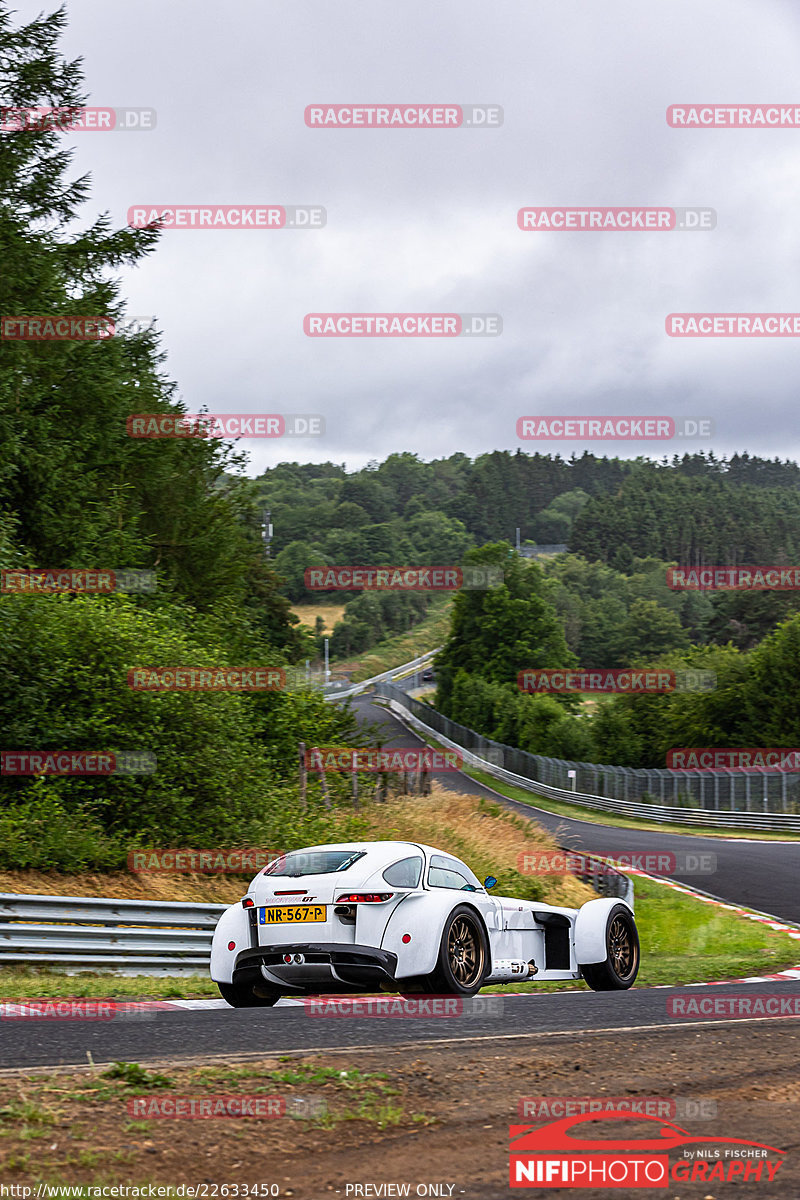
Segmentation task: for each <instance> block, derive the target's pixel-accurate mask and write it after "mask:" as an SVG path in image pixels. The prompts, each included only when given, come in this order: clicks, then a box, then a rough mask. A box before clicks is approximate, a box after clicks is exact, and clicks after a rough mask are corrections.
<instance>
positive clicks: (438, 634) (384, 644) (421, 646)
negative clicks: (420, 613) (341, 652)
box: [331, 596, 453, 683]
mask: <svg viewBox="0 0 800 1200" xmlns="http://www.w3.org/2000/svg"><path fill="white" fill-rule="evenodd" d="M452 603H453V600H452V597H450V596H442V597H440V598H437V599H435V600H433V601H432V602H431V606H430V610H429V613H428V616H427V617H425V619H424V621H419V622H418V623H417V624H416V625H414V626H413V627H412V628H411V629H409V630H407V631H406V632H405V633H398V634H395V636H394V637H389V638H384V640H383V641H381V642H377V643H376V644H375V645H374V646H372V647H371V648H370V649H369V650H364V651H363V652H362V653H361V654H358V655H357V656H355V657H354V658H349V659H346V660H342V659H336V661H335V662H333V663H332V664H331V665H332V666H335V667H336V669H337V671H346V672H348V673H350V672H352V674H351V679H352V681H353V683H359V682H360V681H361V680H362V679H371V678H372V676H373V675H380V674H381V673H382V672H383V671H388V670H389V669H390V668H391V667H399V666H402V664H403V663H406V662H410V661H411V659H412V658H419V656H420V655H421V654H424V653H425V651H426V650H430V649H431V648H432V647H433V646H441V644H442V643H443V642H444V640H445V639H446V637H447V634H448V631H449V629H450V608H451V606H452Z"/></svg>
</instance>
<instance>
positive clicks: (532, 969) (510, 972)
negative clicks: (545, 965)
mask: <svg viewBox="0 0 800 1200" xmlns="http://www.w3.org/2000/svg"><path fill="white" fill-rule="evenodd" d="M538 972H539V968H538V967H537V965H536V963H535V962H534V961H533V959H531V960H530V962H525V961H524V960H523V959H521V958H501V959H498V960H497V961H496V962H494V963H492V973H491V975H490V976H489V978H488V979H487V981H486V982H487V983H503V982H505V981H507V980H510V979H520V980H521V979H531V978H532V977H533V976H534V975H537V974H538Z"/></svg>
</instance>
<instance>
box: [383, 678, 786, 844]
mask: <svg viewBox="0 0 800 1200" xmlns="http://www.w3.org/2000/svg"><path fill="white" fill-rule="evenodd" d="M376 691H377V693H378V695H380V696H383V697H385V698H386V699H388V700H389V706H390V708H392V709H393V710H394V711H395V712H396V713H397V715H399V716H402V719H403V720H404V721H406V722H407V724H409V725H411V726H412V727H413V728H414V729H416V730H417V732H419V733H422V734H423V735H424V736H428V737H432V738H433V739H435V740H436V741H437V742H440V743H441V744H442V745H444V746H447V747H448V748H449V749H451V750H460V751H461V752H462V753H463V755H464V761H465V763H466V764H467V765H468V766H474V767H477V768H478V769H480V770H482V771H485V772H486V773H487V774H488V775H492V776H493V777H494V778H496V779H501V780H503V781H504V782H506V783H511V784H513V785H514V786H515V787H519V788H523V789H524V790H525V791H528V792H535V793H537V794H538V795H541V796H544V797H546V798H548V799H551V800H562V801H564V802H565V803H567V804H575V805H578V806H579V807H581V808H592V809H597V810H599V811H601V812H609V813H617V814H619V815H621V816H629V817H637V818H639V819H640V820H641V819H644V820H648V821H654V822H656V823H657V824H665V825H669V824H673V825H705V826H710V825H719V826H721V827H723V828H726V829H731V828H732V829H764V830H771V831H773V832H774V831H776V830H777V831H781V832H791V833H800V814H797V813H790V812H770V811H768V810H766V809H765V811H763V812H757V811H752V810H751V811H745V812H742V811H731V810H730V809H723V808H706V807H704V806H698V807H688V806H682V805H679V804H676V805H667V804H657V803H655V802H653V803H645V802H640V801H635V800H618V799H616V798H614V797H611V796H601V795H598V794H596V793H592V792H580V791H573V790H572V789H571V788H562V787H554V786H553V785H552V784H549V783H545V782H544V781H542V780H541V779H537V778H535V775H531V776H528V775H520V774H518V773H516V772H514V771H509V770H507V769H506V768H505V766H503V765H501V764H502V763H503V762H505V761H508V759H509V758H512V759H513V760H514V761H515V765H516V763H524V764H525V765H526V766H528V768H529V769H530V770H531V771H532V772H536V771H537V763H538V760H539V759H540V757H541V756H539V755H535V754H528V753H527V752H525V751H523V750H516V749H515V748H514V747H512V746H503V745H502V744H501V743H500V742H494V741H492V740H491V739H490V738H486V737H483V736H482V735H481V734H478V733H476V732H475V731H474V730H472V729H467V728H466V726H462V725H456V723H455V722H454V721H450V720H449V718H448V717H445V716H443V715H442V714H441V713H439V712H437V711H436V710H435V709H433V708H431V706H430V705H429V704H423V703H421V702H420V701H419V700H414V699H413V698H412V697H411V696H407V695H406V693H405V692H404V691H403V690H402V688H399V687H395V686H394V685H392V684H389V683H380V684H378V685H377V688H376ZM445 729H447V730H448V731H449V732H450V733H453V732H458V733H459V734H460V737H459V740H456V739H455V738H453V737H451V736H448V734H447V733H445V732H444V731H445ZM467 743H471V746H470V745H468V744H467ZM480 751H482V753H480ZM492 760H494V761H492ZM542 762H543V763H545V764H546V765H547V766H548V767H552V766H553V765H555V766H557V767H558V769H559V770H562V771H563V772H564V774H566V771H567V769H568V768H572V769H575V768H577V767H578V766H587V764H577V763H571V762H568V761H567V760H561V759H542ZM594 770H595V771H597V772H599V773H600V774H601V775H602V774H603V772H605V771H607V770H609V768H606V767H602V766H597V767H595V768H594ZM628 774H631V775H632V774H634V772H632V771H631V772H628ZM663 774H667V772H663ZM785 782H786V781H785V778H784V784H785ZM675 783H676V786H677V784H678V779H677V776H676V778H675ZM680 785H681V786H683V787H686V786H687V784H686V782H685V781H684V780H681V781H680Z"/></svg>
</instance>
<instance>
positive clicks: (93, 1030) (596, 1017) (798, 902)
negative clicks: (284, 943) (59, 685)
mask: <svg viewBox="0 0 800 1200" xmlns="http://www.w3.org/2000/svg"><path fill="white" fill-rule="evenodd" d="M354 707H355V709H356V711H357V714H358V717H359V720H360V721H361V722H362V723H363V724H368V725H376V724H384V725H385V726H386V728H385V730H384V734H385V736H384V738H383V741H384V744H385V745H397V746H416V745H419V744H420V739H419V738H417V736H416V735H415V734H413V733H411V732H410V731H409V730H408V729H406V727H405V726H404V725H403V724H402V723H401V722H400V721H398V720H396V719H395V718H394V717H393V716H391V714H389V713H388V712H387V711H386V710H385V708H382V707H378V706H376V705H374V704H373V703H372V702H371V701H370V700H369V699H367V698H364V697H360V698H358V699H357V700H356V701H355V702H354ZM437 778H438V780H439V782H440V783H442V784H443V785H444V786H445V787H448V788H451V789H453V790H456V791H461V792H467V793H471V794H477V795H486V796H491V797H493V798H496V799H498V800H501V801H502V802H503V803H504V804H507V805H509V806H511V807H513V808H515V809H516V810H518V811H520V812H522V813H524V814H527V815H529V816H534V817H535V819H536V821H538V822H539V823H540V824H541V825H543V826H545V827H546V828H547V829H549V830H551V831H552V832H553V833H555V834H556V835H557V840H558V841H559V843H560V844H561V845H565V846H570V847H573V848H575V849H576V850H584V851H586V852H590V853H591V852H594V853H599V854H604V853H605V854H611V853H614V852H616V853H618V854H619V853H623V852H631V851H637V850H649V851H665V850H675V851H686V850H703V851H711V852H713V853H715V854H716V855H717V860H718V869H717V872H716V874H714V875H711V876H708V875H706V876H699V877H698V876H686V877H685V882H687V883H689V884H691V885H693V886H699V887H701V888H702V889H703V890H704V891H706V892H709V893H712V894H714V895H716V896H719V897H722V898H724V899H726V900H730V901H731V902H734V903H739V904H746V905H749V906H750V907H753V908H757V909H760V910H762V911H764V912H769V913H772V914H774V915H776V916H779V917H783V918H784V919H785V920H788V921H796V922H799V923H800V843H785V842H752V841H747V840H745V839H738V838H737V839H731V840H723V839H718V838H695V837H691V836H686V835H678V834H670V833H666V832H664V833H662V832H660V831H653V832H649V831H643V830H641V831H640V830H626V829H619V828H615V827H614V826H611V825H596V824H592V823H590V822H586V821H579V820H572V819H568V818H563V817H558V816H553V815H552V814H550V813H547V812H545V811H543V810H541V809H535V810H532V809H531V806H529V805H526V804H520V803H517V802H515V801H512V800H507V799H506V798H505V797H502V796H499V794H498V793H496V792H493V791H492V790H491V789H490V788H486V787H483V786H482V785H481V784H479V783H476V782H475V781H474V780H472V779H470V778H469V777H468V776H465V775H462V774H460V773H443V774H441V775H439V776H437ZM678 878H680V877H678ZM798 957H799V958H800V952H799V953H798ZM731 994H733V995H736V996H739V997H741V996H745V997H747V998H755V997H758V996H766V995H767V994H769V995H777V996H780V997H789V996H791V997H793V998H794V1000H795V1002H796V1010H797V1011H800V979H798V980H796V981H785V980H783V981H777V980H776V981H764V982H759V983H739V984H736V983H730V984H724V985H717V986H713V987H706V986H697V985H695V986H690V987H682V988H643V989H641V990H637V989H633V990H631V991H628V992H587V991H585V990H576V991H574V992H549V993H548V992H539V993H536V992H531V993H527V994H524V995H520V994H517V995H514V994H509V995H505V996H503V997H502V1000H503V1004H502V1012H500V1013H497V1012H496V1011H493V1012H487V1013H476V1014H475V1015H470V1016H447V1017H443V1018H435V1017H413V1018H412V1017H404V1018H403V1017H401V1018H396V1019H388V1018H385V1017H384V1018H376V1017H364V1016H355V1015H348V1017H347V1018H346V1019H336V1018H331V1019H325V1018H323V1017H321V1016H319V1015H312V1014H311V1013H310V1012H309V1011H308V1010H307V1009H306V1008H305V1007H303V1006H302V1005H300V1004H297V1002H293V1003H287V1002H285V1001H281V1002H279V1004H278V1005H277V1006H276V1007H275V1008H263V1009H247V1010H241V1009H238V1010H237V1009H232V1008H229V1007H228V1006H227V1005H226V1004H225V1003H224V1002H223V1001H221V1000H220V1001H198V1002H191V1001H185V1002H183V1004H184V1006H185V1007H181V1008H176V1009H171V1010H168V1011H165V1010H154V1009H151V1008H148V1006H147V1005H141V1006H136V1005H134V1006H132V1009H133V1011H132V1012H130V1013H125V1014H120V1015H118V1016H115V1018H114V1019H113V1020H107V1021H91V1022H87V1021H81V1020H35V1019H22V1020H0V1069H12V1068H27V1067H37V1066H38V1067H45V1066H57V1065H62V1064H85V1063H86V1062H87V1057H88V1056H89V1055H91V1058H92V1059H93V1061H95V1062H111V1061H115V1060H124V1061H137V1062H158V1061H159V1060H164V1059H169V1060H173V1061H177V1060H180V1059H192V1058H202V1059H208V1058H210V1057H212V1056H220V1057H223V1058H224V1057H228V1056H230V1057H250V1058H258V1057H261V1058H263V1057H265V1056H270V1055H273V1054H287V1053H289V1054H291V1053H293V1052H302V1051H313V1050H327V1051H331V1050H343V1051H352V1050H356V1049H358V1048H361V1049H365V1048H374V1047H380V1046H400V1045H408V1046H410V1047H412V1048H413V1047H414V1046H415V1045H419V1046H421V1045H423V1044H424V1045H427V1046H431V1045H436V1044H437V1043H438V1044H441V1045H445V1044H447V1043H455V1042H476V1043H477V1042H480V1041H481V1040H490V1039H494V1038H505V1039H509V1040H511V1039H515V1038H526V1039H536V1038H537V1037H538V1038H543V1039H546V1038H547V1037H548V1036H549V1035H550V1036H553V1035H557V1034H561V1033H569V1034H574V1035H575V1036H579V1035H580V1034H581V1033H582V1032H586V1033H589V1032H603V1031H608V1032H609V1033H616V1034H617V1035H618V1036H622V1035H635V1034H636V1032H637V1031H638V1030H645V1029H657V1028H662V1029H663V1028H674V1029H676V1030H677V1029H681V1028H682V1029H685V1028H686V1027H687V1026H690V1025H695V1026H698V1027H705V1028H709V1027H710V1026H716V1027H718V1028H721V1027H724V1026H727V1027H730V1026H731V1025H732V1024H739V1023H741V1021H737V1020H731V1018H730V1017H728V1016H725V1015H722V1016H719V1015H714V1011H713V1008H712V1009H708V1008H707V1007H706V1005H708V1004H713V1001H715V1000H717V999H721V998H723V997H724V996H726V995H731ZM675 996H682V997H685V998H687V999H688V998H692V999H695V1000H697V1001H698V1003H700V1004H701V1005H702V1006H703V1007H702V1008H701V1010H700V1014H699V1015H698V1016H695V1017H692V1018H680V1017H678V1018H676V1017H675V1016H673V1015H672V1014H671V1012H670V1011H669V1010H668V1007H667V1002H668V1000H669V999H670V998H671V997H675ZM195 1004H196V1007H195ZM796 1019H797V1018H796V1017H791V1016H782V1017H769V1016H766V1017H765V1016H753V1017H749V1018H748V1020H749V1021H751V1022H758V1023H760V1024H762V1025H763V1023H764V1022H766V1021H775V1020H781V1021H784V1020H790V1021H795V1020H796Z"/></svg>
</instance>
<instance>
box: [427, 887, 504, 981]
mask: <svg viewBox="0 0 800 1200" xmlns="http://www.w3.org/2000/svg"><path fill="white" fill-rule="evenodd" d="M488 973H489V943H488V941H487V938H486V932H485V930H484V928H483V923H482V922H481V920H480V918H479V917H478V915H477V913H476V912H475V910H474V909H472V908H469V907H468V906H467V905H466V904H460V905H459V906H458V908H454V909H453V911H452V912H451V913H450V916H449V917H448V918H447V920H446V921H445V924H444V929H443V930H442V940H441V942H440V944H439V957H438V959H437V961H436V967H435V969H434V970H433V972H432V973H431V974H430V975H427V976H426V977H425V981H424V982H425V990H426V991H427V992H435V993H437V994H452V995H456V996H474V995H475V993H476V992H479V991H480V989H481V987H482V986H483V981H484V979H485V978H486V976H487V974H488Z"/></svg>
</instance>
